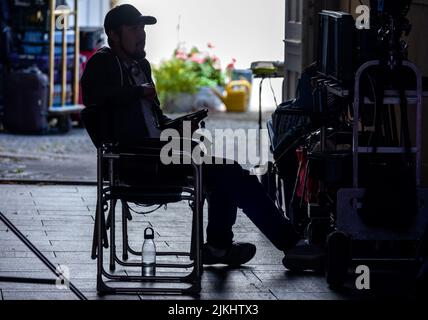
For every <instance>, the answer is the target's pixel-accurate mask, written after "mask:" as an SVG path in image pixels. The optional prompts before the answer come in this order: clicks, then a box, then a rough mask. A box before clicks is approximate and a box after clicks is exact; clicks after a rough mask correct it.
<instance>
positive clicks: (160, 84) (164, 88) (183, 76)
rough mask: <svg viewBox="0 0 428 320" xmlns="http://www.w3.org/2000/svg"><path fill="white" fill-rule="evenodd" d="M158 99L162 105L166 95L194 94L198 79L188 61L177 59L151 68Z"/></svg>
mask: <svg viewBox="0 0 428 320" xmlns="http://www.w3.org/2000/svg"><path fill="white" fill-rule="evenodd" d="M153 73H154V76H155V79H156V88H157V91H158V94H159V99H160V100H161V102H162V103H163V101H164V100H165V96H166V95H168V94H178V93H195V92H197V90H198V79H197V76H196V74H195V73H194V72H193V70H192V65H191V63H189V62H188V61H183V60H180V59H177V58H172V59H170V60H166V61H163V62H162V63H161V64H160V66H159V67H154V68H153Z"/></svg>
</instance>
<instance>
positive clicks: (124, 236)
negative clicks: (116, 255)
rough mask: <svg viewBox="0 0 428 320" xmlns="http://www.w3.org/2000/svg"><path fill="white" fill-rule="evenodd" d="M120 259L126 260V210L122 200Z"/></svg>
mask: <svg viewBox="0 0 428 320" xmlns="http://www.w3.org/2000/svg"><path fill="white" fill-rule="evenodd" d="M122 258H123V261H126V260H128V258H129V257H128V208H127V204H126V202H125V201H123V200H122Z"/></svg>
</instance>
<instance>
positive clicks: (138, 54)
mask: <svg viewBox="0 0 428 320" xmlns="http://www.w3.org/2000/svg"><path fill="white" fill-rule="evenodd" d="M131 58H132V59H134V60H143V59H145V58H146V51H145V50H141V51H137V52H136V53H134V54H132V55H131Z"/></svg>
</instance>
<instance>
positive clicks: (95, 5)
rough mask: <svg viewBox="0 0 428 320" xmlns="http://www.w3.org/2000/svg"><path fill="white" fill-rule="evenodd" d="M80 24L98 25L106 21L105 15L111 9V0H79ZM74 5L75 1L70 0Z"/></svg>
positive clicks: (83, 25)
mask: <svg viewBox="0 0 428 320" xmlns="http://www.w3.org/2000/svg"><path fill="white" fill-rule="evenodd" d="M78 1H79V3H78V4H79V25H80V26H81V27H97V26H102V25H103V23H104V16H105V14H106V13H107V12H108V10H109V9H110V0H78ZM68 2H69V5H72V3H73V1H68Z"/></svg>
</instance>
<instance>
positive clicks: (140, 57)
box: [120, 39, 146, 60]
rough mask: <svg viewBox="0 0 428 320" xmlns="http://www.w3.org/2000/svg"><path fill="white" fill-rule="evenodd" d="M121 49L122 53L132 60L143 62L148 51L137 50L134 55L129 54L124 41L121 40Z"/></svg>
mask: <svg viewBox="0 0 428 320" xmlns="http://www.w3.org/2000/svg"><path fill="white" fill-rule="evenodd" d="M120 47H121V49H122V51H123V52H124V53H125V54H126V55H127V56H128V57H129V58H131V59H134V60H143V59H145V58H146V51H145V50H144V49H143V50H136V51H135V52H134V53H131V52H129V51H128V50H126V49H125V46H124V45H123V44H122V39H121V40H120Z"/></svg>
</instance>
